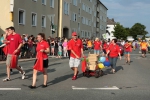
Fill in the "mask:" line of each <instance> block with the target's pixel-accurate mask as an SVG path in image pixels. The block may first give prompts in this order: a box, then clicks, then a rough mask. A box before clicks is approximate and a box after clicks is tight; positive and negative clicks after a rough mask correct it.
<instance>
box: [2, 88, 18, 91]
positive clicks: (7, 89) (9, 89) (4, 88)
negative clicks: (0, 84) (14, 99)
mask: <svg viewBox="0 0 150 100" xmlns="http://www.w3.org/2000/svg"><path fill="white" fill-rule="evenodd" d="M1 90H21V88H0V91H1Z"/></svg>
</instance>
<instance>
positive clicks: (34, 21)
mask: <svg viewBox="0 0 150 100" xmlns="http://www.w3.org/2000/svg"><path fill="white" fill-rule="evenodd" d="M36 25H37V14H36V13H32V26H36Z"/></svg>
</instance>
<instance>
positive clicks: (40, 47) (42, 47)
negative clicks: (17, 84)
mask: <svg viewBox="0 0 150 100" xmlns="http://www.w3.org/2000/svg"><path fill="white" fill-rule="evenodd" d="M37 40H38V43H37V47H36V52H37V56H36V61H35V64H36V62H38V58H39V56H38V55H39V54H40V53H42V58H43V66H42V67H43V68H44V70H43V75H44V84H43V86H42V87H43V88H44V87H47V79H48V75H47V68H48V55H47V54H48V53H49V52H50V50H49V44H48V42H47V41H46V38H45V34H44V33H39V34H38V35H37ZM37 72H38V70H36V69H33V82H32V85H31V86H29V88H31V89H34V88H36V79H37Z"/></svg>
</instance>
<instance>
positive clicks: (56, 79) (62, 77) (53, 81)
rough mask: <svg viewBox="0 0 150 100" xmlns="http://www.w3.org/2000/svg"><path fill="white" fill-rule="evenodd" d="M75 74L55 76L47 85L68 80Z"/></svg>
mask: <svg viewBox="0 0 150 100" xmlns="http://www.w3.org/2000/svg"><path fill="white" fill-rule="evenodd" d="M72 75H73V74H69V75H64V76H60V77H57V78H55V79H54V80H52V81H50V82H48V83H47V85H48V86H49V85H53V84H57V83H60V82H62V81H65V80H67V79H68V78H71V77H72Z"/></svg>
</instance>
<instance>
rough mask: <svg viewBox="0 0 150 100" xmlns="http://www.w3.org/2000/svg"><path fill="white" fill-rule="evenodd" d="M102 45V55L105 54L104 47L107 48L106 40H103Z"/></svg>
mask: <svg viewBox="0 0 150 100" xmlns="http://www.w3.org/2000/svg"><path fill="white" fill-rule="evenodd" d="M102 47H103V53H104V55H105V56H106V49H107V48H108V45H107V42H106V41H103V45H102Z"/></svg>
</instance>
